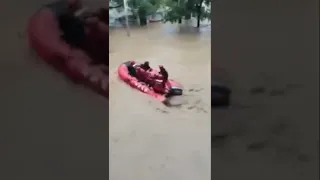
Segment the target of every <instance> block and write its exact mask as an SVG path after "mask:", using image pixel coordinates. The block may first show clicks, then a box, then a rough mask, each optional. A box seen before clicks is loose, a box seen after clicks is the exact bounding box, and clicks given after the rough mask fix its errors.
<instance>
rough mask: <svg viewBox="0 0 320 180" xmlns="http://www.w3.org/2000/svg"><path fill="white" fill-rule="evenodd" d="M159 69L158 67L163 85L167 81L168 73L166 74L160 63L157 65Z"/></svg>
mask: <svg viewBox="0 0 320 180" xmlns="http://www.w3.org/2000/svg"><path fill="white" fill-rule="evenodd" d="M159 69H160V72H159V73H160V74H161V76H162V78H163V79H162V81H163V82H162V83H163V84H162V85H163V86H165V85H166V83H167V81H168V77H169V74H168V72H167V70H166V69H165V68H164V67H163V66H162V65H160V66H159Z"/></svg>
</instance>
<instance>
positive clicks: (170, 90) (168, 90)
mask: <svg viewBox="0 0 320 180" xmlns="http://www.w3.org/2000/svg"><path fill="white" fill-rule="evenodd" d="M129 66H132V67H133V68H134V70H135V71H136V72H137V68H138V65H137V64H133V63H132V61H127V62H125V63H123V64H121V65H120V66H119V67H118V75H119V77H120V79H121V80H123V81H124V82H126V83H127V84H128V85H130V86H131V87H133V88H135V89H137V90H139V91H141V92H143V93H145V94H148V95H150V96H152V97H153V98H156V99H157V100H159V101H161V102H162V103H165V104H166V103H167V102H168V101H167V100H168V99H170V98H171V97H172V96H180V95H182V93H183V89H182V86H181V85H180V84H179V83H178V82H176V81H174V80H172V79H169V80H168V82H167V83H166V84H165V88H164V91H159V90H157V89H162V88H159V87H162V84H161V83H162V81H161V80H160V79H157V78H154V79H152V80H153V82H154V83H152V84H153V85H152V86H150V85H147V84H146V83H144V82H143V81H140V80H139V78H138V77H137V76H134V75H131V74H130V73H129V69H128V67H129ZM140 69H141V68H140ZM144 73H146V74H148V75H155V74H156V75H157V77H159V73H158V71H156V70H154V69H152V70H150V71H147V72H144ZM137 75H138V74H137ZM153 77H155V76H153Z"/></svg>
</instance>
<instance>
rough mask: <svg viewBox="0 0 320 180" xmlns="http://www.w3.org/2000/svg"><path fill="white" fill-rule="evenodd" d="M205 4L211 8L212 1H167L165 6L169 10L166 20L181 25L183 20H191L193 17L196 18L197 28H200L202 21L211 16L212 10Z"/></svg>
mask: <svg viewBox="0 0 320 180" xmlns="http://www.w3.org/2000/svg"><path fill="white" fill-rule="evenodd" d="M203 4H205V5H206V6H208V7H209V6H210V4H211V0H166V1H165V5H166V6H167V7H168V9H167V11H166V15H165V18H164V19H165V21H169V22H172V23H174V22H179V23H181V20H182V19H185V20H189V19H190V18H191V17H192V16H196V17H197V27H200V21H201V20H203V19H209V18H210V16H211V12H210V10H208V9H206V8H205V7H204V6H203Z"/></svg>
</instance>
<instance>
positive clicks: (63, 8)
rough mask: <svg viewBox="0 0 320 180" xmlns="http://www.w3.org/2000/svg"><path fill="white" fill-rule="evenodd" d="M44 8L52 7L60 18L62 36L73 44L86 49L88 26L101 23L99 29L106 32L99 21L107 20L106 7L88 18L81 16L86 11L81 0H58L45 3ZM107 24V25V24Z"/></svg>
mask: <svg viewBox="0 0 320 180" xmlns="http://www.w3.org/2000/svg"><path fill="white" fill-rule="evenodd" d="M44 8H48V9H50V10H51V11H52V12H53V13H54V15H55V16H56V18H57V19H58V22H59V26H60V28H61V30H62V32H63V35H62V38H63V39H64V40H65V41H66V42H68V43H69V44H70V45H71V46H74V47H78V48H81V49H86V46H88V45H87V43H88V41H87V39H88V38H87V36H88V33H87V31H88V29H87V28H86V27H92V28H93V27H95V25H99V27H98V28H99V31H104V32H106V33H105V34H108V33H107V31H108V30H105V29H108V28H106V27H100V26H101V25H102V24H101V23H100V24H99V22H100V21H104V20H105V16H106V15H105V14H106V13H105V11H106V10H105V9H103V8H101V9H100V11H99V12H98V13H91V14H92V16H91V17H89V18H86V19H83V18H81V16H82V15H83V14H84V13H86V8H84V7H83V5H82V1H81V0H58V1H55V2H52V3H50V4H47V5H44ZM105 26H107V25H105Z"/></svg>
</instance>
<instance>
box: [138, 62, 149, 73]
mask: <svg viewBox="0 0 320 180" xmlns="http://www.w3.org/2000/svg"><path fill="white" fill-rule="evenodd" d="M140 67H141V68H142V69H143V70H145V71H148V70H151V67H150V65H149V61H145V62H144V63H143V64H141V65H140Z"/></svg>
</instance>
